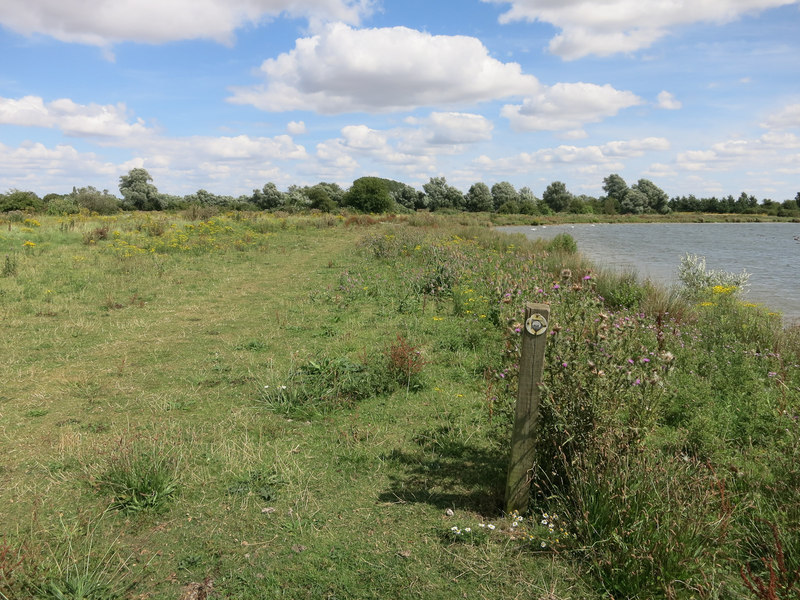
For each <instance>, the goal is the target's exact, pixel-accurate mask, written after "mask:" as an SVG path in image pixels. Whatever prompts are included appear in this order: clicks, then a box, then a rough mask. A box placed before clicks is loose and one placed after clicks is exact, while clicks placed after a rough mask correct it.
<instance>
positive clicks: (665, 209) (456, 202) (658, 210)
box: [0, 168, 800, 217]
mask: <svg viewBox="0 0 800 600" xmlns="http://www.w3.org/2000/svg"><path fill="white" fill-rule="evenodd" d="M119 191H120V194H121V195H122V198H118V197H117V196H115V195H114V194H111V193H110V192H109V191H108V190H102V191H100V190H97V189H95V188H94V187H91V186H89V187H83V188H73V189H72V192H70V193H68V194H47V195H46V196H44V197H42V198H40V197H39V196H38V195H37V194H36V193H34V192H31V191H22V190H10V191H9V192H7V193H6V194H0V212H9V211H14V210H21V211H35V212H46V213H49V214H56V215H63V214H74V213H78V212H80V211H81V210H88V211H90V212H95V213H98V214H113V213H116V212H119V211H122V210H144V211H152V210H180V209H185V208H189V207H192V206H205V207H216V208H219V209H225V210H269V211H285V212H300V211H306V210H319V211H322V212H333V211H338V210H341V209H349V210H352V211H357V212H365V213H383V212H412V211H418V210H429V211H466V212H494V213H501V214H527V215H548V214H555V213H573V214H585V213H594V214H648V213H650V214H668V213H670V212H673V211H674V212H703V213H738V214H768V215H775V216H786V217H800V192H798V193H797V195H796V196H795V197H794V199H791V200H784V201H783V202H776V201H773V200H770V199H764V200H762V201H761V202H759V201H758V199H757V198H756V197H755V196H753V195H748V194H747V193H745V192H742V194H741V195H740V196H739V197H738V198H735V199H734V197H733V196H726V197H724V198H716V197H710V198H696V197H695V196H693V195H689V196H680V197H674V198H669V196H668V195H667V193H666V192H664V190H662V189H661V188H659V187H658V186H657V185H656V184H655V183H653V182H652V181H650V180H649V179H639V180H638V181H637V182H636V183H635V184H633V185H631V186H628V184H627V183H626V182H625V180H624V179H623V178H622V177H621V176H619V175H618V174H611V175H609V176H608V177H606V178H604V179H603V191H604V192H605V195H603V196H599V197H594V196H587V195H584V194H581V195H576V194H573V193H571V192H570V191H569V190H568V189H567V186H566V184H565V183H564V182H561V181H554V182H552V183H550V184H549V185H548V186H547V188H546V189H545V190H544V192H543V193H542V196H541V198H540V197H537V196H536V195H535V194H534V193H533V191H532V190H531V189H530V188H529V187H522V188H520V189H519V190H518V189H516V188H515V187H514V186H513V185H512V184H511V183H509V182H508V181H501V182H498V183H495V184H494V185H492V186H491V187H489V186H488V185H487V184H485V183H483V182H477V183H474V184H472V186H470V188H469V190H468V191H467V192H466V193H462V192H461V191H460V190H459V189H458V188H455V187H453V186H451V185H449V184H448V183H447V180H446V179H445V178H444V177H432V178H431V179H430V181H429V182H428V183H426V184H424V185H423V186H422V190H417V189H416V188H414V187H412V186H410V185H407V184H405V183H402V182H400V181H395V180H392V179H384V178H381V177H360V178H359V179H356V180H355V181H353V183H352V185H351V186H350V188H349V189H347V190H345V189H343V188H342V187H341V186H339V185H338V184H336V183H327V182H320V183H318V184H316V185H313V186H296V185H292V186H289V188H288V190H286V191H281V190H279V189H278V188H277V186H276V185H275V184H274V183H272V182H270V183H267V184H265V185H264V186H263V187H262V188H260V189H255V190H253V192H252V194H245V195H241V196H237V197H234V196H226V195H219V194H214V193H212V192H209V191H207V190H204V189H200V190H197V191H196V192H194V193H192V194H188V195H186V196H173V195H171V194H165V193H162V192H159V191H158V188H157V187H156V186H155V184H154V183H153V178H152V177H151V176H150V174H149V173H148V172H147V170H145V169H142V168H136V169H131V170H130V171H129V172H128V173H127V174H125V175H122V176H121V177H120V179H119Z"/></svg>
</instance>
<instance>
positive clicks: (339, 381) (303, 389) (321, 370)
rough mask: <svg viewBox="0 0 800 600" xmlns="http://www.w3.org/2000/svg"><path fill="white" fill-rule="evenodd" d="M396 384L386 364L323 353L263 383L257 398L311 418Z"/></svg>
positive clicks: (289, 413)
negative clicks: (280, 377) (332, 356)
mask: <svg viewBox="0 0 800 600" xmlns="http://www.w3.org/2000/svg"><path fill="white" fill-rule="evenodd" d="M394 385H396V382H395V381H394V380H393V378H392V376H391V375H389V374H388V372H387V369H386V367H385V365H378V366H375V365H370V364H368V363H367V362H361V361H354V360H351V359H350V358H348V357H346V356H338V357H335V358H331V357H328V356H322V357H319V358H314V359H312V360H309V361H307V362H305V363H304V364H302V365H299V366H296V367H293V368H292V369H290V370H289V372H288V373H287V374H286V376H285V377H284V378H282V379H278V380H273V382H272V383H271V384H268V385H265V386H264V389H263V390H262V392H261V396H260V402H261V403H263V404H265V405H266V406H267V407H268V408H269V409H270V410H273V411H275V412H278V413H280V414H284V415H287V416H292V417H298V418H310V417H315V416H322V415H326V414H329V413H330V412H332V411H335V410H338V409H343V408H349V407H352V406H355V405H356V404H357V403H358V402H360V401H362V400H364V399H366V398H370V397H373V396H377V395H379V394H383V393H385V392H387V391H389V390H390V389H392V387H393V386H394Z"/></svg>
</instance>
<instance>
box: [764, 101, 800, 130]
mask: <svg viewBox="0 0 800 600" xmlns="http://www.w3.org/2000/svg"><path fill="white" fill-rule="evenodd" d="M761 126H762V127H766V128H767V129H788V128H790V127H800V103H798V104H789V105H787V106H784V107H783V108H782V109H781V110H779V111H777V112H775V113H773V114H771V115H770V116H769V117H767V120H766V121H765V122H764V123H762V125H761Z"/></svg>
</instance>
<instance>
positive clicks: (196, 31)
mask: <svg viewBox="0 0 800 600" xmlns="http://www.w3.org/2000/svg"><path fill="white" fill-rule="evenodd" d="M371 8H372V1H371V0H57V1H33V2H32V1H31V0H3V2H0V24H2V25H5V26H6V27H8V28H9V29H12V30H14V31H17V32H20V33H23V34H26V35H30V34H45V35H49V36H52V37H54V38H56V39H58V40H62V41H65V42H78V43H82V44H91V45H95V46H108V45H109V44H113V43H115V42H122V41H135V42H149V43H156V44H157V43H163V42H169V41H174V40H186V39H198V38H202V39H211V40H215V41H218V42H222V43H229V42H230V41H231V40H232V38H233V34H234V31H235V30H236V29H237V28H239V27H242V26H244V25H247V24H256V23H259V22H262V21H264V20H267V19H270V18H274V17H277V16H278V15H280V14H282V13H285V14H287V15H289V16H292V17H306V18H308V19H309V20H311V21H312V22H317V21H343V22H346V23H354V24H357V23H358V22H359V21H360V19H361V17H362V16H364V15H365V14H367V13H369V12H370V10H371Z"/></svg>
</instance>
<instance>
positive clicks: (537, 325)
mask: <svg viewBox="0 0 800 600" xmlns="http://www.w3.org/2000/svg"><path fill="white" fill-rule="evenodd" d="M525 329H526V330H527V331H528V333H530V334H531V335H542V334H543V333H544V332H545V331H547V319H545V318H544V317H543V316H542V315H540V314H539V313H534V314H532V315H531V316H530V317H529V318H528V320H527V321H525Z"/></svg>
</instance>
